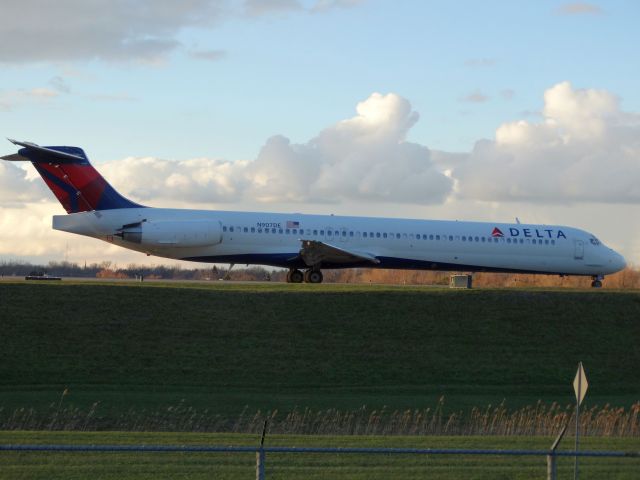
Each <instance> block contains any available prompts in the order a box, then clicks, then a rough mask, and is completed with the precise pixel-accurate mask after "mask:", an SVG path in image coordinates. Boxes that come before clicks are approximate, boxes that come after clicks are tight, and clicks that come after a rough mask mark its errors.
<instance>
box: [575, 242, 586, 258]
mask: <svg viewBox="0 0 640 480" xmlns="http://www.w3.org/2000/svg"><path fill="white" fill-rule="evenodd" d="M574 247H575V250H574V254H573V258H575V259H576V260H582V259H583V258H584V242H583V241H582V240H574Z"/></svg>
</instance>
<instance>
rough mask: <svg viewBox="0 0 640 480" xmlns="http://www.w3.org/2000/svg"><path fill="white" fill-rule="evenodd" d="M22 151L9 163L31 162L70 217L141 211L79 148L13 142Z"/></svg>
mask: <svg viewBox="0 0 640 480" xmlns="http://www.w3.org/2000/svg"><path fill="white" fill-rule="evenodd" d="M10 141H11V142H13V143H14V144H15V145H20V146H21V147H23V148H21V149H20V150H18V153H17V154H15V155H10V156H8V157H3V158H4V159H5V160H13V161H19V160H24V161H30V162H31V163H32V164H33V166H34V167H35V169H36V170H37V171H38V173H39V174H40V176H41V177H42V179H43V180H44V181H45V183H46V184H47V186H48V187H49V189H50V190H51V191H52V192H53V194H54V195H55V196H56V198H57V199H58V200H59V201H60V203H61V204H62V206H63V207H64V209H65V210H66V211H67V213H78V212H90V211H94V210H112V209H116V208H141V207H142V205H139V204H137V203H135V202H132V201H131V200H129V199H127V198H125V197H123V196H122V195H120V194H119V193H118V192H117V191H116V190H115V189H114V188H113V187H112V186H111V185H109V183H108V182H107V181H106V180H105V179H104V177H103V176H102V175H100V174H99V173H98V171H97V170H96V169H95V168H93V166H92V165H91V163H89V159H88V158H87V156H86V155H85V153H84V151H83V150H82V149H81V148H78V147H41V146H39V145H36V144H33V143H29V142H18V141H16V140H10Z"/></svg>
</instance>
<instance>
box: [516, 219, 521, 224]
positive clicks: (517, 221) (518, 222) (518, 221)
mask: <svg viewBox="0 0 640 480" xmlns="http://www.w3.org/2000/svg"><path fill="white" fill-rule="evenodd" d="M516 223H517V224H518V225H520V219H519V218H518V217H516Z"/></svg>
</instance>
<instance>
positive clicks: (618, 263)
mask: <svg viewBox="0 0 640 480" xmlns="http://www.w3.org/2000/svg"><path fill="white" fill-rule="evenodd" d="M609 266H610V267H611V270H612V271H613V272H619V271H620V270H622V269H623V268H624V267H626V266H627V261H626V260H625V259H624V257H623V256H622V255H620V254H619V253H618V252H616V251H614V250H611V255H610V256H609Z"/></svg>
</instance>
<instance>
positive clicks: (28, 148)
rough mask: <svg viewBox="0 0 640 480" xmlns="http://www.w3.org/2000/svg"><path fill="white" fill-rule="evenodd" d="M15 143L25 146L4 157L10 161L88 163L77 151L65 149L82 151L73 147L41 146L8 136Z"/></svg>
mask: <svg viewBox="0 0 640 480" xmlns="http://www.w3.org/2000/svg"><path fill="white" fill-rule="evenodd" d="M7 140H9V141H10V142H11V143H13V144H14V145H20V146H21V147H24V148H22V149H20V151H19V152H18V153H17V154H13V155H7V156H6V157H2V159H3V160H10V161H30V162H47V163H86V162H87V158H86V157H85V156H83V155H79V154H77V153H71V152H70V151H65V150H74V151H81V150H80V149H76V148H73V147H55V149H53V148H51V147H41V146H40V145H36V144H35V143H31V142H19V141H18V140H13V139H11V138H8V139H7Z"/></svg>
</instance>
